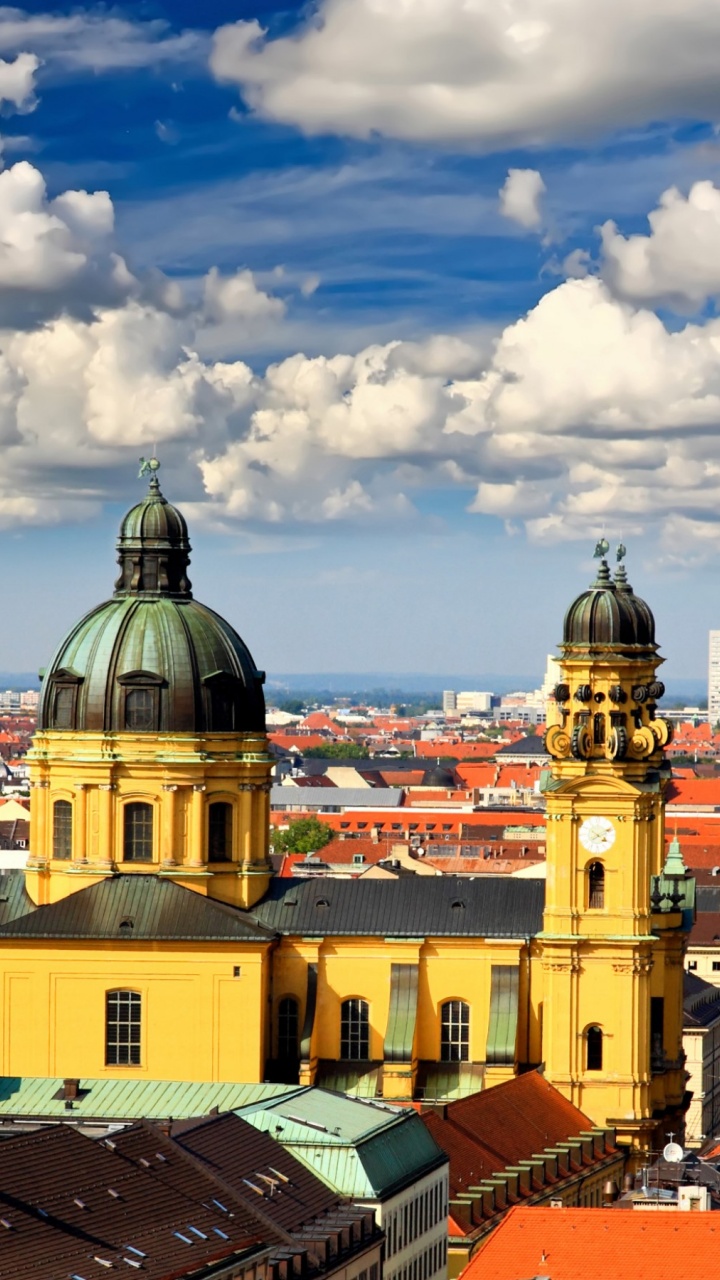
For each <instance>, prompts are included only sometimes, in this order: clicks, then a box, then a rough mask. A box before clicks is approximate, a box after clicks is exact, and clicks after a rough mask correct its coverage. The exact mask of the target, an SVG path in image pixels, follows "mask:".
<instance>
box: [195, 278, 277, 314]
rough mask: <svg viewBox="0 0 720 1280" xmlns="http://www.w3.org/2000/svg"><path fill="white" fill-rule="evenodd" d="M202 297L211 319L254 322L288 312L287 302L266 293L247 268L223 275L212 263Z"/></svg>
mask: <svg viewBox="0 0 720 1280" xmlns="http://www.w3.org/2000/svg"><path fill="white" fill-rule="evenodd" d="M203 300H204V306H205V312H206V314H207V316H208V317H209V319H210V320H215V321H218V322H219V321H222V320H236V319H238V318H239V317H240V318H242V319H244V320H247V321H248V322H250V323H252V322H253V321H257V322H259V323H261V324H262V323H264V322H265V321H267V320H279V319H281V318H282V316H283V315H284V314H285V303H284V302H283V301H282V299H280V298H275V297H273V296H272V295H271V294H269V293H264V292H263V290H262V289H259V288H258V287H257V285H256V283H255V277H254V276H253V273H252V271H248V270H247V268H246V269H244V270H241V271H236V272H235V274H234V275H231V276H223V275H221V273H220V272H219V271H218V269H217V267H211V268H210V271H209V272H208V274H207V275H206V277H205V282H204V292H203Z"/></svg>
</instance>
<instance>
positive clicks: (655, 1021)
mask: <svg viewBox="0 0 720 1280" xmlns="http://www.w3.org/2000/svg"><path fill="white" fill-rule="evenodd" d="M650 1057H651V1065H655V1066H657V1065H662V1064H663V1063H664V1058H665V1001H664V999H663V997H662V996H651V997H650Z"/></svg>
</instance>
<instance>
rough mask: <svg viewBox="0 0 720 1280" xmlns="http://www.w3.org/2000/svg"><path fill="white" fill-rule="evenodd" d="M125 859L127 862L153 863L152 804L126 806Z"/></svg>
mask: <svg viewBox="0 0 720 1280" xmlns="http://www.w3.org/2000/svg"><path fill="white" fill-rule="evenodd" d="M123 817H124V830H123V857H124V859H125V861H126V862H152V857H153V808H152V805H151V804H140V803H133V804H126V805H125V812H124V815H123Z"/></svg>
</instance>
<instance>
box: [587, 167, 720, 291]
mask: <svg viewBox="0 0 720 1280" xmlns="http://www.w3.org/2000/svg"><path fill="white" fill-rule="evenodd" d="M648 222H649V223H650V234H649V235H646V236H643V235H632V236H623V235H621V234H620V232H619V231H618V229H617V227H616V226H615V223H614V222H606V223H605V225H604V226H603V227H602V228H601V235H602V249H603V256H604V262H603V276H604V278H605V279H606V280H607V282H608V284H609V285H610V286H611V288H612V289H613V291H614V292H615V293H616V294H617V295H618V296H620V297H623V298H628V299H630V300H632V301H634V302H644V303H650V305H656V304H659V303H665V304H666V305H670V306H679V307H681V308H683V307H684V308H696V307H700V306H702V305H703V304H704V303H705V302H706V301H707V300H708V298H713V297H717V296H718V295H719V294H720V189H718V187H716V186H714V185H713V183H712V182H709V181H704V182H696V183H695V184H694V186H693V187H691V189H690V192H689V194H688V195H687V196H684V195H683V194H682V193H681V192H680V191H678V189H677V187H671V188H670V190H669V191H666V192H664V194H663V195H662V196H661V197H660V203H659V205H658V207H657V209H654V210H653V212H652V213H650V214H649V215H648Z"/></svg>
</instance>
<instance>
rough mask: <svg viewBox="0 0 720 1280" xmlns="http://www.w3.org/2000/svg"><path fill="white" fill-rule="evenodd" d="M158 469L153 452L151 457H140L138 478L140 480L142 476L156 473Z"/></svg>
mask: <svg viewBox="0 0 720 1280" xmlns="http://www.w3.org/2000/svg"><path fill="white" fill-rule="evenodd" d="M159 470H160V463H159V462H158V460H157V458H156V457H155V454H153V456H152V458H140V470H139V472H138V479H139V480H142V478H143V476H153V475H156V474H157V472H158V471H159Z"/></svg>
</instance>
